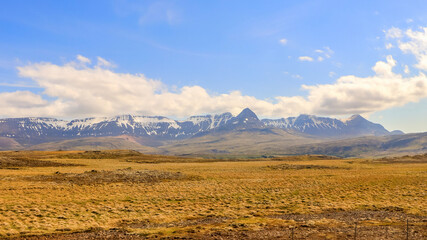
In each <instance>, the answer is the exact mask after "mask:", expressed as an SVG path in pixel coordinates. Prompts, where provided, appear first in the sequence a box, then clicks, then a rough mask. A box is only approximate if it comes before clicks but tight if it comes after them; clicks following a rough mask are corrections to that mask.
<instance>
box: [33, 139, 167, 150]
mask: <svg viewBox="0 0 427 240" xmlns="http://www.w3.org/2000/svg"><path fill="white" fill-rule="evenodd" d="M110 149H131V150H136V151H140V152H143V153H153V154H154V153H158V152H159V151H158V150H157V149H156V148H154V147H148V146H143V145H141V144H139V143H137V142H135V141H133V140H132V139H129V138H126V137H85V138H77V139H72V140H64V141H57V142H48V143H42V144H37V145H34V146H31V147H29V148H27V149H26V150H40V151H58V150H64V151H65V150H84V151H89V150H110Z"/></svg>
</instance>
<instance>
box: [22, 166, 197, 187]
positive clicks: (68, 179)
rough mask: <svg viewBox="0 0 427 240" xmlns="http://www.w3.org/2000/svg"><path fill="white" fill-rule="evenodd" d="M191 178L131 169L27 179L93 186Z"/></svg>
mask: <svg viewBox="0 0 427 240" xmlns="http://www.w3.org/2000/svg"><path fill="white" fill-rule="evenodd" d="M189 178H190V177H189V176H187V175H184V174H182V173H180V172H163V171H156V170H141V171H135V170H132V169H130V168H127V169H118V170H114V171H104V170H102V171H97V170H91V171H86V172H84V173H60V172H56V173H55V174H53V175H39V176H34V177H27V178H26V179H27V180H30V181H43V182H57V183H71V184H77V185H93V184H107V183H154V182H160V181H166V180H182V179H189Z"/></svg>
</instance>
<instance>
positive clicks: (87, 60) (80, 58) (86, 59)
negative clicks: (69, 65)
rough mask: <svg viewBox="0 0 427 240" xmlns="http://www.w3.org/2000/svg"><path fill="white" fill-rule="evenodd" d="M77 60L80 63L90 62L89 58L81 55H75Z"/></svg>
mask: <svg viewBox="0 0 427 240" xmlns="http://www.w3.org/2000/svg"><path fill="white" fill-rule="evenodd" d="M77 60H78V61H79V62H81V63H84V64H90V63H91V61H90V59H89V58H87V57H84V56H82V55H77Z"/></svg>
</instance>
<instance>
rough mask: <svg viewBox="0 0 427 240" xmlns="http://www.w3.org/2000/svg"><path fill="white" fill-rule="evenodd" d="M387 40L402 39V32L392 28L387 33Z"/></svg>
mask: <svg viewBox="0 0 427 240" xmlns="http://www.w3.org/2000/svg"><path fill="white" fill-rule="evenodd" d="M385 36H386V38H401V37H402V30H400V29H399V28H396V27H392V28H390V29H389V30H387V31H385Z"/></svg>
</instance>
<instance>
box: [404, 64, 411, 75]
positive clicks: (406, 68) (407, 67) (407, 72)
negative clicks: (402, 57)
mask: <svg viewBox="0 0 427 240" xmlns="http://www.w3.org/2000/svg"><path fill="white" fill-rule="evenodd" d="M403 72H404V73H406V74H409V73H410V72H411V71H410V70H409V66H408V65H405V69H404V70H403Z"/></svg>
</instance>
